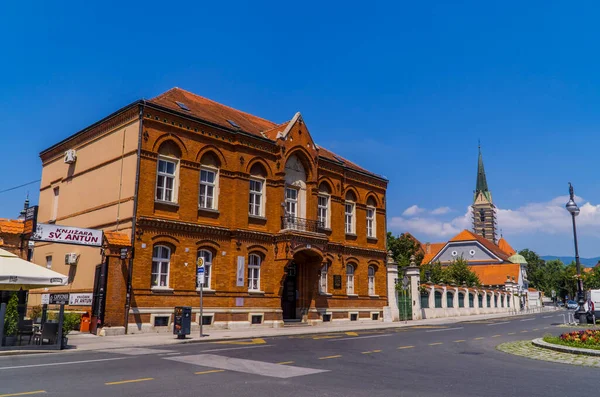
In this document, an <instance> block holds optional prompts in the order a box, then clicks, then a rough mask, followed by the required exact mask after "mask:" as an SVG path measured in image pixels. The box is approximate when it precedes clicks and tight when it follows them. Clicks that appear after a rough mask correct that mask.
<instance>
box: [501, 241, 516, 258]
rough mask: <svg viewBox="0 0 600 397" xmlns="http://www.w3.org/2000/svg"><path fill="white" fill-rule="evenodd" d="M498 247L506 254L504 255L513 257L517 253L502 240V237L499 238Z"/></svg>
mask: <svg viewBox="0 0 600 397" xmlns="http://www.w3.org/2000/svg"><path fill="white" fill-rule="evenodd" d="M498 247H499V248H500V249H501V250H502V251H504V252H506V255H508V256H513V255H514V254H516V253H517V251H515V250H514V248H513V247H511V246H510V244H509V243H508V241H506V240H505V239H504V237H500V240H499V241H498Z"/></svg>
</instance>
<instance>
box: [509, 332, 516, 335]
mask: <svg viewBox="0 0 600 397" xmlns="http://www.w3.org/2000/svg"><path fill="white" fill-rule="evenodd" d="M508 334H509V335H515V334H516V332H509V333H508Z"/></svg>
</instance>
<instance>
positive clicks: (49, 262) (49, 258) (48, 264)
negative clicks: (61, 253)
mask: <svg viewBox="0 0 600 397" xmlns="http://www.w3.org/2000/svg"><path fill="white" fill-rule="evenodd" d="M46 269H52V255H48V256H47V257H46Z"/></svg>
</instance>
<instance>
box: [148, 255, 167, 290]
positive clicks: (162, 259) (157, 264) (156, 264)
mask: <svg viewBox="0 0 600 397" xmlns="http://www.w3.org/2000/svg"><path fill="white" fill-rule="evenodd" d="M170 263H171V249H170V248H169V247H167V246H164V245H155V246H154V248H153V249H152V282H151V283H152V288H168V287H169V267H170Z"/></svg>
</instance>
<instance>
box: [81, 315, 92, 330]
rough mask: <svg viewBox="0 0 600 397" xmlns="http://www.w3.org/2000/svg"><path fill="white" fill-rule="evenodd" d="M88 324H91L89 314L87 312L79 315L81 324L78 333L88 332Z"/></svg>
mask: <svg viewBox="0 0 600 397" xmlns="http://www.w3.org/2000/svg"><path fill="white" fill-rule="evenodd" d="M90 323H91V318H90V313H89V312H85V313H83V314H82V315H81V324H80V325H79V331H80V332H90Z"/></svg>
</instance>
